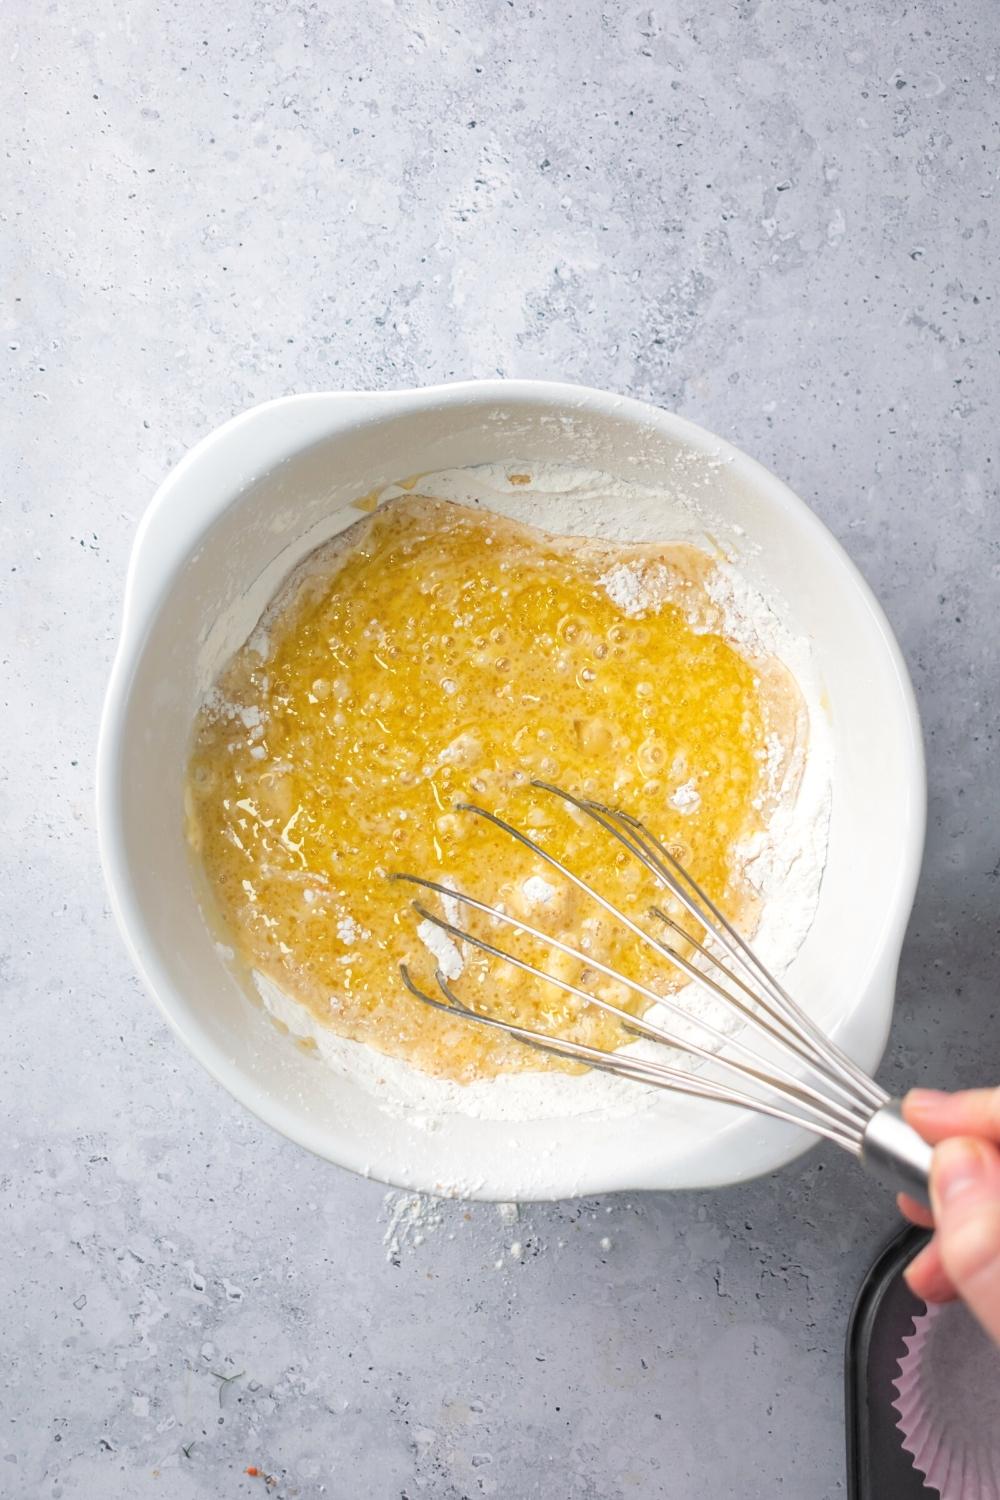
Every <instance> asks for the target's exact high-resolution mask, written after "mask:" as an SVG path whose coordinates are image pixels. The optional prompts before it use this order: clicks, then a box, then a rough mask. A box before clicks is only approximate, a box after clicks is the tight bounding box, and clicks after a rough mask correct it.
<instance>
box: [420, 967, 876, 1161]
mask: <svg viewBox="0 0 1000 1500" xmlns="http://www.w3.org/2000/svg"><path fill="white" fill-rule="evenodd" d="M399 971H400V975H401V977H402V980H403V983H404V985H405V986H406V988H407V989H408V990H409V992H410V994H411V995H414V996H416V998H417V999H418V1000H422V1001H423V1002H424V1003H425V1004H426V1005H429V1006H431V1007H433V1009H434V1010H438V1011H443V1012H444V1014H445V1015H460V1016H462V1017H464V1018H466V1019H468V1020H470V1021H478V1022H479V1023H480V1024H481V1025H483V1026H490V1027H492V1028H494V1029H495V1030H498V1031H502V1032H503V1033H504V1034H505V1035H506V1036H511V1037H514V1038H515V1040H517V1041H520V1042H523V1043H524V1044H525V1045H526V1046H529V1047H534V1048H535V1049H536V1050H537V1051H539V1052H545V1053H549V1054H550V1055H552V1056H555V1057H561V1058H564V1059H566V1060H568V1061H572V1062H580V1063H583V1064H585V1065H586V1066H587V1067H591V1068H596V1069H598V1070H600V1071H601V1072H604V1073H611V1074H613V1075H615V1076H617V1077H621V1078H630V1079H632V1080H633V1081H634V1082H636V1083H645V1084H648V1085H651V1086H652V1087H659V1088H664V1087H666V1088H669V1089H670V1091H671V1092H672V1093H680V1094H687V1095H689V1096H690V1097H692V1098H696V1099H707V1100H709V1101H711V1102H714V1103H724V1104H733V1105H736V1106H738V1107H740V1108H743V1109H750V1110H753V1111H754V1112H756V1113H757V1114H762V1115H768V1116H770V1117H771V1118H772V1119H776V1120H781V1121H783V1122H784V1123H785V1124H788V1125H798V1126H800V1127H801V1128H802V1129H805V1130H811V1131H812V1132H813V1133H814V1134H816V1135H820V1136H823V1137H824V1138H825V1139H827V1140H830V1141H833V1142H834V1143H835V1144H836V1145H839V1146H842V1147H843V1148H844V1150H845V1151H849V1152H851V1153H852V1154H853V1155H855V1156H857V1155H859V1154H860V1150H861V1134H860V1132H854V1133H850V1134H849V1133H848V1132H847V1131H846V1130H843V1129H841V1128H838V1127H837V1126H836V1125H834V1124H832V1123H831V1122H829V1121H828V1120H826V1119H824V1117H823V1116H822V1114H821V1113H820V1112H819V1111H818V1110H813V1109H810V1114H809V1116H808V1117H807V1116H803V1115H802V1114H800V1113H797V1112H796V1111H795V1110H791V1109H785V1108H783V1107H782V1106H780V1105H777V1104H772V1103H771V1102H770V1101H768V1100H766V1099H759V1098H757V1097H756V1096H755V1095H752V1094H747V1093H745V1092H744V1091H743V1090H741V1089H736V1088H732V1087H731V1086H730V1085H728V1084H718V1083H713V1082H709V1081H708V1080H704V1081H703V1080H701V1079H698V1078H695V1077H693V1076H692V1075H691V1074H690V1073H684V1072H681V1071H680V1070H679V1069H677V1068H671V1067H669V1066H668V1065H667V1064H665V1063H661V1062H658V1061H653V1060H652V1059H649V1058H638V1057H636V1056H635V1055H634V1054H631V1055H630V1054H620V1053H608V1052H604V1051H602V1050H601V1049H600V1048H599V1047H591V1046H589V1045H588V1044H587V1043H586V1042H574V1041H571V1040H570V1039H569V1038H555V1037H551V1036H547V1035H546V1034H545V1033H544V1032H540V1031H534V1030H532V1029H531V1028H530V1027H526V1026H518V1025H517V1024H516V1023H514V1022H509V1021H501V1020H500V1019H499V1018H498V1017H496V1016H489V1015H484V1014H483V1013H482V1012H481V1011H477V1010H473V1009H472V1008H471V1007H470V1006H468V1005H466V1004H465V1002H464V1001H463V1000H461V999H459V997H458V996H457V995H456V994H455V992H454V990H452V988H451V987H450V985H449V984H448V981H447V979H446V978H445V976H444V975H443V974H442V973H441V971H440V969H439V970H437V971H436V973H435V976H434V977H435V980H436V982H437V984H438V987H439V988H440V990H441V991H442V993H443V994H444V995H445V996H446V1000H439V999H437V998H436V996H434V995H429V994H428V993H427V991H426V990H423V989H421V988H420V986H419V985H417V984H416V983H415V982H414V979H413V977H412V975H411V974H410V972H409V969H408V968H407V966H406V964H400V966H399Z"/></svg>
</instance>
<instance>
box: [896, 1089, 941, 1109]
mask: <svg viewBox="0 0 1000 1500" xmlns="http://www.w3.org/2000/svg"><path fill="white" fill-rule="evenodd" d="M947 1098H948V1095H947V1094H946V1093H944V1091H943V1090H942V1089H911V1090H910V1092H909V1093H908V1094H907V1096H906V1102H907V1105H908V1106H909V1108H910V1109H916V1110H925V1109H935V1108H936V1107H937V1106H938V1105H939V1104H940V1103H941V1101H942V1099H947Z"/></svg>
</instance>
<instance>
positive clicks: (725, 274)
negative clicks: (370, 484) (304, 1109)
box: [0, 0, 1000, 1500]
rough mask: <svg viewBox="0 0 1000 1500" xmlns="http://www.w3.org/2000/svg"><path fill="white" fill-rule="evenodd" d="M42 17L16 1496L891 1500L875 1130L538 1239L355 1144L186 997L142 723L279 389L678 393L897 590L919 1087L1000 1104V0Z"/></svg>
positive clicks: (6, 81)
mask: <svg viewBox="0 0 1000 1500" xmlns="http://www.w3.org/2000/svg"><path fill="white" fill-rule="evenodd" d="M4 33H5V39H4V44H3V56H4V62H5V65H4V68H3V72H2V75H0V90H2V95H3V105H4V108H3V120H4V126H3V135H4V138H5V150H4V156H5V160H6V165H7V175H6V190H5V192H4V195H3V204H2V209H0V220H2V224H3V261H2V268H3V300H2V317H3V333H2V343H0V349H2V355H3V375H4V384H5V386H6V387H7V388H8V390H9V392H10V394H9V397H8V401H7V420H6V421H5V423H4V427H5V433H4V437H3V440H2V441H3V444H4V449H5V457H4V459H3V463H2V472H3V494H2V507H3V510H2V525H3V542H2V558H3V573H2V577H3V583H2V587H0V609H2V611H3V626H2V640H3V658H4V686H3V697H4V712H3V715H2V718H0V748H2V754H0V767H2V772H0V777H2V789H0V798H2V803H0V806H2V817H3V828H4V844H5V849H4V854H5V860H4V864H5V868H6V876H5V892H4V903H3V916H2V924H3V925H2V934H0V947H2V959H0V965H2V966H0V973H2V976H3V987H4V1009H5V1029H6V1041H5V1044H4V1047H3V1053H2V1059H0V1079H2V1084H0V1109H2V1112H3V1137H2V1141H3V1144H2V1148H0V1186H2V1212H3V1233H4V1249H3V1252H2V1257H0V1328H2V1330H3V1335H2V1340H0V1344H2V1348H3V1360H2V1365H0V1391H2V1396H0V1493H2V1494H3V1495H4V1496H12V1497H36V1496H37V1497H53V1500H55V1497H63V1500H70V1497H74V1500H77V1497H87V1500H89V1497H98V1496H99V1497H101V1500H112V1497H122V1500H126V1497H127V1500H145V1497H151V1496H159V1495H170V1496H171V1497H173V1500H189V1497H198V1500H202V1497H212V1500H215V1497H226V1496H254V1495H259V1496H263V1495H265V1494H272V1495H275V1496H281V1497H291V1496H302V1497H315V1496H328V1497H332V1500H355V1497H359V1496H366V1497H372V1500H402V1497H407V1500H417V1497H419V1496H422V1495H427V1496H430V1497H434V1500H439V1497H440V1500H458V1497H479V1496H489V1495H496V1496H502V1497H505V1500H523V1497H529V1496H533V1495H539V1496H540V1495H545V1496H547V1497H553V1500H570V1497H572V1500H619V1497H627V1496H642V1497H661V1496H662V1497H670V1500H689V1497H690V1500H694V1497H701V1496H709V1497H712V1500H727V1497H730V1496H731V1497H734V1500H735V1497H739V1500H765V1497H767V1500H772V1497H773V1496H775V1495H786V1496H788V1497H789V1500H824V1497H832V1496H836V1495H839V1494H842V1493H843V1491H844V1483H845V1481H844V1456H843V1449H844V1434H843V1416H842V1401H841V1368H842V1350H843V1342H844V1331H845V1324H846V1319H847V1314H848V1310H849V1307H850V1303H851V1300H852V1297H853V1295H854V1292H855V1289H856V1287H857V1285H858V1282H859V1279H860V1277H861V1275H862V1273H863V1271H864V1269H865V1267H866V1266H867V1264H868V1263H869V1262H870V1261H871V1259H872V1257H873V1255H874V1253H875V1251H876V1249H877V1247H878V1245H879V1243H880V1242H881V1240H882V1239H883V1237H884V1236H885V1235H886V1234H887V1233H888V1232H889V1230H890V1229H891V1228H892V1226H893V1224H894V1212H893V1209H892V1206H891V1204H889V1203H887V1202H885V1201H883V1200H881V1199H880V1198H878V1197H877V1196H876V1195H874V1194H873V1193H870V1192H869V1191H867V1190H866V1188H865V1185H864V1184H863V1182H862V1181H861V1180H860V1178H859V1177H858V1176H857V1175H856V1174H855V1170H854V1169H853V1168H852V1167H851V1166H850V1164H849V1163H848V1162H847V1161H846V1160H841V1159H839V1158H838V1157H837V1156H836V1155H835V1154H834V1153H833V1152H832V1151H826V1150H817V1151H814V1152H813V1153H812V1154H811V1155H810V1156H809V1157H808V1158H806V1159H805V1161H803V1162H800V1163H798V1164H796V1165H795V1166H793V1167H791V1168H790V1169H788V1170H787V1171H785V1172H782V1173H781V1174H780V1175H778V1176H776V1177H774V1178H773V1179H771V1180H767V1181H761V1182H758V1183H755V1184H753V1185H752V1186H749V1187H745V1188H741V1189H739V1190H731V1191H727V1192H720V1193H715V1194H710V1195H704V1196H702V1195H696V1196H680V1197H669V1196H664V1195H651V1196H647V1197H641V1196H634V1197H630V1196H623V1197H612V1198H608V1199H605V1200H601V1201H590V1200H588V1201H585V1202H576V1203H564V1204H558V1205H553V1206H546V1207H527V1208H523V1209H522V1210H521V1211H520V1215H519V1217H518V1218H517V1220H516V1222H511V1221H510V1220H511V1216H510V1214H509V1213H508V1214H507V1215H506V1216H505V1215H504V1214H503V1213H501V1212H500V1211H498V1210H497V1208H495V1207H490V1206H475V1207H471V1208H470V1207H466V1206H463V1205H462V1204H459V1203H446V1204H442V1205H439V1206H434V1205H428V1204H421V1203H419V1202H418V1203H412V1202H410V1201H409V1200H407V1199H406V1198H405V1197H403V1196H401V1195H398V1194H393V1193H390V1194H388V1195H387V1194H386V1191H385V1190H384V1189H383V1188H381V1187H379V1186H378V1185H377V1184H375V1183H372V1182H365V1181H359V1180H356V1179H354V1178H352V1177H349V1176H347V1175H346V1174H344V1173H342V1172H339V1171H337V1170H334V1169H333V1168H331V1167H329V1166H326V1165H324V1164H323V1163H321V1162H319V1161H314V1160H312V1159H311V1158H310V1157H308V1156H306V1155H304V1154H303V1153H302V1152H300V1151H298V1150H297V1149H295V1148H294V1147H292V1146H291V1145H289V1144H287V1143H286V1142H285V1141H283V1140H280V1139H279V1138H278V1137H277V1136H275V1135H272V1134H270V1133H269V1132H268V1131H266V1130H265V1129H264V1128H263V1127H261V1126H259V1125H258V1124H257V1123H256V1122H255V1121H254V1120H252V1119H249V1118H247V1116H246V1115H245V1114H243V1113H242V1112H241V1111H240V1110H239V1109H238V1108H237V1107H236V1105H235V1104H233V1103H232V1102H231V1101H230V1100H229V1098H228V1097H227V1096H225V1095H224V1094H223V1093H222V1092H221V1091H220V1090H219V1089H218V1088H217V1087H216V1086H215V1085H214V1084H213V1083H212V1082H211V1081H210V1080H209V1078H208V1077H207V1076H206V1075H205V1074H204V1073H203V1072H202V1071H201V1069H200V1068H199V1067H198V1066H197V1065H196V1064H195V1063H194V1062H193V1061H192V1059H191V1058H189V1057H188V1056H187V1055H186V1054H185V1053H184V1052H183V1051H182V1050H181V1048H180V1047H179V1045H178V1044H177V1043H176V1042H174V1040H173V1039H172V1038H171V1037H170V1036H169V1035H168V1034H167V1032H166V1029H165V1027H164V1025H163V1024H162V1022H161V1021H160V1019H159V1017H158V1015H157V1013H156V1011H155V1010H154V1008H153V1006H152V1005H151V1004H150V1003H149V1001H148V1000H147V999H146V997H145V996H144V994H143V993H142V991H141V989H140V987H139V985H138V983H137V981H136V980H135V978H134V977H133V974H132V971H131V967H130V964H129V961H128V959H127V957H126V955H125V953H124V951H123V949H122V945H121V943H120V942H119V940H118V936H117V934H116V932H115V930H114V927H113V924H112V921H111V918H110V915H109V912H108V908H107V903H106V900H105V897H104V892H103V888H102V883H101V877H100V872H99V868H98V863H97V857H96V851H95V840H94V818H93V809H92V774H93V758H94V739H95V729H96V722H97V716H98V712H99V707H100V703H101V697H102V693H103V689H104V683H105V679H106V675H107V671H108V666H109V663H110V660H111V655H112V651H113V648H114V643H115V638H116V633H117V628H118V616H119V607H120V601H121V591H122V581H123V577H124V572H125V566H126V561H127V558H128V553H129V548H130V545H131V541H132V537H133V534H134V531H135V525H136V521H137V519H138V517H139V515H140V514H141V512H142V509H143V507H144V506H145V505H146V503H147V501H148V499H149V497H150V495H151V493H152V491H153V489H154V488H155V486H156V484H157V482H158V481H159V479H160V478H161V477H162V475H163V474H164V472H165V471H166V469H167V468H168V466H169V465H171V464H172V463H174V462H175V460H176V459H177V458H179V457H180V455H181V454H182V453H183V452H184V450H185V448H186V447H188V446H189V445H190V444H191V443H192V442H194V441H195V440H196V439H197V438H199V437H200V436H202V435H203V434H204V433H206V432H207V431H209V430H210V429H211V428H212V427H214V426H215V425H216V424H217V423H219V422H221V421H222V420H224V419H225V418H227V417H229V416H230V415H231V414H233V413H234V412H237V411H239V410H241V409H242V408H244V407H246V406H249V405H250V404H252V403H254V402H257V401H262V400H264V399H266V398H268V397H272V396H277V395H281V394H284V393H287V392H293V391H307V390H311V389H323V388H327V387H388V386H394V385H409V384H421V383H428V382H432V381H439V380H448V379H452V378H457V377H467V376H492V375H495V374H497V373H500V374H503V375H516V376H549V377H556V378H564V379H569V380H577V381H582V382H586V383H589V384H594V385H600V386H605V387H612V388H615V389H619V390H622V391H627V392H631V393H634V394H636V395H639V396H642V397H646V398H648V399H650V400H653V401H656V402H658V403H660V404H662V405H664V406H667V407H670V408H673V409H674V410H677V411H680V412H682V413H684V414H685V415H687V416H689V417H692V418H693V419H694V420H696V421H698V422H701V423H703V424H704V425H705V426H707V427H709V428H712V429H713V430H715V431H717V432H720V433H722V434H724V435H726V436H727V437H730V438H732V439H733V440H734V441H735V442H737V443H738V444H739V445H740V446H741V447H743V448H745V449H746V450H747V451H749V452H750V453H752V454H754V455H755V456H756V457H758V458H760V459H761V460H762V461H763V462H764V463H765V464H767V465H769V466H770V467H771V468H773V469H774V470H776V471H777V472H778V473H779V474H781V475H782V476H783V477H785V478H786V479H788V480H789V482H790V483H791V484H792V485H793V487H794V488H795V489H796V490H797V491H798V492H799V494H801V495H802V496H804V497H805V499H807V500H808V501H809V502H810V503H811V504H812V505H814V506H815V508H816V509H817V511H818V512H819V513H820V515H822V516H823V518H824V519H825V520H826V522H827V523H828V524H829V525H830V526H831V527H832V529H833V530H834V532H835V533H836V534H837V535H838V536H839V537H840V538H841V540H842V541H843V542H844V544H845V546H846V547H847V549H848V551H849V552H850V553H851V555H852V557H853V558H854V559H855V560H856V561H857V562H858V564H859V565H860V566H861V568H862V569H863V571H864V572H865V574H866V575H867V577H868V578H869V580H870V581H871V583H872V584H873V585H874V587H875V589H876V591H877V592H878V594H879V596H880V598H881V599H882V601H883V603H884V604H885V607H886V609H887V610H888V613H889V616H890V618H891V620H892V623H893V625H894V627H895V629H896V630H897V632H898V634H899V637H900V640H901V642H902V646H903V649H904V651H905V654H906V657H907V660H908V662H909V664H910V669H911V671H912V673H913V677H914V681H915V683H916V688H917V692H918V694H919V698H920V705H921V710H922V713H923V719H924V724H925V728H926V736H927V749H928V756H929V771H930V831H929V839H928V847H927V858H926V864H925V870H924V876H923V881H922V884H921V888H920V894H919V899H918V902H917V907H916V912H915V915H914V919H913V923H912V926H911V930H910V935H909V939H908V942H907V945H906V951H905V955H904V959H903V966H902V974H901V980H900V988H899V1006H898V1012H897V1020H896V1024H895V1028H894V1031H893V1036H892V1041H891V1045H890V1051H889V1054H888V1059H887V1062H886V1065H885V1068H884V1073H883V1077H884V1079H885V1080H886V1082H887V1083H888V1085H889V1086H894V1087H901V1086H903V1085H904V1084H905V1083H907V1082H910V1081H917V1080H924V1081H927V1082H931V1081H933V1082H935V1083H938V1084H941V1085H953V1084H958V1083H962V1082H971V1081H973V1080H980V1081H986V1080H988V1079H990V1078H993V1079H995V1078H996V1077H998V1076H1000V1055H998V1054H1000V1047H998V1045H997V1039H998V1037H1000V1029H998V1025H997V1015H996V1012H997V970H998V964H997V942H998V938H997V921H996V912H997V903H998V897H1000V883H998V882H1000V836H998V814H997V806H998V792H1000V785H998V772H997V765H998V755H997V751H998V745H997V725H998V703H1000V698H998V694H997V680H998V672H997V657H998V647H997V623H996V621H997V602H998V583H1000V524H998V517H1000V511H998V500H997V473H996V455H995V438H996V394H997V386H998V347H1000V330H998V319H997V302H996V296H997V289H996V265H997V233H998V229H1000V219H998V204H997V191H998V187H997V172H998V164H1000V133H998V125H997V118H998V117H997V97H998V94H997V80H998V76H1000V57H998V48H997V39H998V21H997V13H996V8H995V5H994V4H993V0H910V3H904V4H900V3H899V0H892V3H889V0H863V3H862V0H841V3H839V4H836V5H834V4H825V3H822V0H780V3H779V0H697V3H695V0H672V3H666V0H662V3H659V0H658V3H654V4H652V5H650V4H649V3H644V4H642V5H638V4H626V5H625V6H623V7H619V6H615V5H601V4H598V3H597V0H577V3H569V0H535V3H534V4H529V3H525V0H371V3H369V4H357V3H347V0H302V3H291V4H277V3H264V0H247V3H236V0H214V3H209V0H136V3H133V4H126V5H120V4H115V3H113V0H77V3H69V0H54V3H52V4H49V5H46V6H40V5H37V4H32V3H29V0H14V4H13V6H12V7H8V10H7V16H6V18H5V23H4ZM250 1466H256V1467H258V1468H259V1470H260V1471H261V1475H260V1476H253V1475H249V1474H247V1473H245V1470H246V1469H247V1468H248V1467H250ZM263 1475H270V1476H273V1478H274V1483H273V1484H268V1482H267V1481H266V1480H265V1478H264V1477H262V1476H263Z"/></svg>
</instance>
